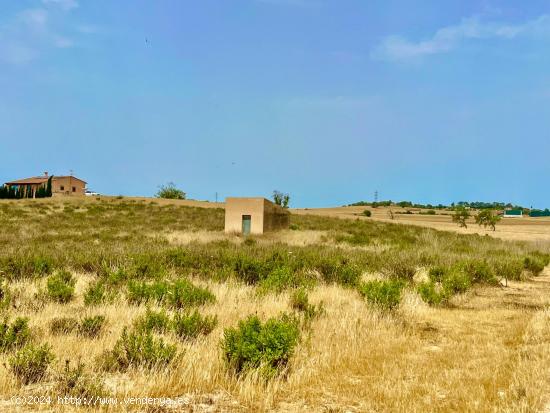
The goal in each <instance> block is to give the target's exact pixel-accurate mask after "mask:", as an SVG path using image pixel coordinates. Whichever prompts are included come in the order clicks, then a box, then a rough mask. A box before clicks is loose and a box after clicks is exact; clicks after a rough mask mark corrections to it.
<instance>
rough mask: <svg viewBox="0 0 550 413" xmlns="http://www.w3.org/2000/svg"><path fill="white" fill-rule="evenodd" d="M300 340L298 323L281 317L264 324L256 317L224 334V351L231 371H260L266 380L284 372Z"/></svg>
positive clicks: (251, 317)
mask: <svg viewBox="0 0 550 413" xmlns="http://www.w3.org/2000/svg"><path fill="white" fill-rule="evenodd" d="M299 338H300V330H299V327H298V322H297V321H296V319H294V318H291V317H288V316H282V317H281V318H271V319H269V320H267V321H266V322H265V323H262V322H261V321H260V319H259V318H258V317H257V316H250V317H248V318H247V319H246V320H242V321H240V322H239V325H238V327H236V328H227V329H225V330H224V338H223V340H222V349H223V353H224V356H225V360H226V362H227V364H228V366H229V368H230V369H231V370H232V371H233V372H235V373H236V374H241V373H243V372H246V371H249V370H251V369H259V370H260V372H261V373H262V374H263V375H265V376H266V377H273V376H275V375H277V374H279V373H280V372H281V371H283V370H284V369H285V368H286V366H287V364H288V362H289V360H290V358H291V357H292V354H293V351H294V348H295V346H296V344H297V343H298V340H299Z"/></svg>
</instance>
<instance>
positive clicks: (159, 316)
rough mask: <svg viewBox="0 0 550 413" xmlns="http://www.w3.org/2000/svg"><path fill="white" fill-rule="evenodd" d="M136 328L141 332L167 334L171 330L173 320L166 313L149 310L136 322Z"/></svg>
mask: <svg viewBox="0 0 550 413" xmlns="http://www.w3.org/2000/svg"><path fill="white" fill-rule="evenodd" d="M135 326H136V329H137V330H139V331H145V332H155V333H166V332H167V331H169V330H170V328H171V320H170V316H169V315H168V314H166V311H164V310H162V311H153V310H151V309H149V308H148V309H147V310H146V312H145V314H144V315H143V316H142V317H141V318H139V319H138V320H137V321H136V323H135Z"/></svg>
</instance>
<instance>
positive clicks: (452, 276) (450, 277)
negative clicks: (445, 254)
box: [443, 268, 472, 295]
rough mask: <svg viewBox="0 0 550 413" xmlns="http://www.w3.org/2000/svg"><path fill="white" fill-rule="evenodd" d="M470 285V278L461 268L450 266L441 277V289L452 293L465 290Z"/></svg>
mask: <svg viewBox="0 0 550 413" xmlns="http://www.w3.org/2000/svg"><path fill="white" fill-rule="evenodd" d="M471 285H472V279H471V278H470V276H469V275H468V274H467V273H466V272H464V270H463V269H461V268H452V269H451V270H450V271H449V272H448V273H447V274H446V275H445V278H443V290H444V291H445V293H446V294H449V295H454V294H458V293H464V292H466V291H467V290H468V289H469V288H470V287H471Z"/></svg>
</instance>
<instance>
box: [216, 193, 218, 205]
mask: <svg viewBox="0 0 550 413" xmlns="http://www.w3.org/2000/svg"><path fill="white" fill-rule="evenodd" d="M217 203H218V193H217V192H216V204H217Z"/></svg>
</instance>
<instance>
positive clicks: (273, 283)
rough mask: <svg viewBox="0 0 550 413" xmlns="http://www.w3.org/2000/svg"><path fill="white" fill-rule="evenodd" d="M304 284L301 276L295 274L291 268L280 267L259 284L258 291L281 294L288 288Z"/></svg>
mask: <svg viewBox="0 0 550 413" xmlns="http://www.w3.org/2000/svg"><path fill="white" fill-rule="evenodd" d="M303 283H305V279H304V277H303V275H301V274H295V273H294V272H293V271H292V269H291V268H289V267H287V266H282V267H278V268H275V269H274V270H273V271H271V272H270V273H269V274H268V275H267V277H266V278H264V279H262V280H261V281H260V282H259V287H260V291H263V292H275V293H281V292H283V291H284V290H286V289H288V288H294V287H297V286H299V285H301V284H303Z"/></svg>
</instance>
